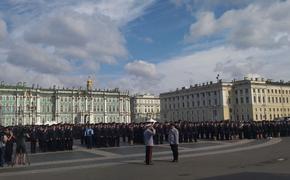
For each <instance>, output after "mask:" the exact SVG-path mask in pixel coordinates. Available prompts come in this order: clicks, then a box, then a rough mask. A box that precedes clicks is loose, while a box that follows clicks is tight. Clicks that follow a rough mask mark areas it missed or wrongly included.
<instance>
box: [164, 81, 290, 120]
mask: <svg viewBox="0 0 290 180" xmlns="http://www.w3.org/2000/svg"><path fill="white" fill-rule="evenodd" d="M289 100H290V83H289V82H288V83H284V82H283V81H281V82H272V81H271V80H264V79H263V78H255V79H250V78H245V79H244V80H239V81H236V80H233V81H232V82H222V80H219V81H218V82H216V83H213V82H209V83H203V84H196V85H194V86H190V87H189V88H185V87H183V88H181V89H177V90H176V91H173V92H167V93H162V94H160V102H161V120H162V121H177V120H187V121H220V120H232V121H240V120H253V121H260V120H273V119H277V118H281V117H287V116H290V103H289Z"/></svg>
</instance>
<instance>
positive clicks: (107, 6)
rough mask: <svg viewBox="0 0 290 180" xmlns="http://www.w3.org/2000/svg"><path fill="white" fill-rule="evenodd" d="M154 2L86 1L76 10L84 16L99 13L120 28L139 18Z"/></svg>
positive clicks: (140, 0) (141, 0) (132, 0)
mask: <svg viewBox="0 0 290 180" xmlns="http://www.w3.org/2000/svg"><path fill="white" fill-rule="evenodd" d="M154 1H155V0H138V1H136V0H125V1H124V0H100V1H97V2H94V1H88V2H87V3H83V4H82V5H81V6H78V7H77V8H76V11H78V12H80V13H84V14H94V13H96V12H97V13H100V14H103V15H105V16H107V17H109V18H110V19H111V20H112V21H114V22H116V23H117V24H119V25H120V26H122V25H125V24H127V23H128V22H130V21H132V20H134V19H136V18H138V17H140V16H142V15H143V13H144V12H145V9H146V8H147V7H149V6H150V5H151V4H152V3H153V2H154Z"/></svg>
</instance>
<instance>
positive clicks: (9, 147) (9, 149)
mask: <svg viewBox="0 0 290 180" xmlns="http://www.w3.org/2000/svg"><path fill="white" fill-rule="evenodd" d="M5 134H6V137H7V140H6V144H5V156H4V159H5V163H6V164H7V165H8V166H12V154H13V144H14V141H15V138H14V135H13V132H12V130H11V129H7V130H6V132H5Z"/></svg>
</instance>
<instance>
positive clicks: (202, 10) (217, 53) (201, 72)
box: [0, 0, 290, 95]
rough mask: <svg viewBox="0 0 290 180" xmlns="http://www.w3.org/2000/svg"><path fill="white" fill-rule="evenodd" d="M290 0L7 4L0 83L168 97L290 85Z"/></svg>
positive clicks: (0, 5)
mask: <svg viewBox="0 0 290 180" xmlns="http://www.w3.org/2000/svg"><path fill="white" fill-rule="evenodd" d="M289 9H290V0H267V1H265V0H61V1H59V0H1V1H0V80H1V81H3V82H4V83H5V84H10V85H13V84H17V83H18V82H26V84H27V85H28V86H32V85H33V84H34V85H36V84H38V85H39V86H41V87H45V88H48V87H52V86H54V85H56V86H57V87H60V88H62V87H67V88H72V87H74V88H78V87H80V86H82V87H85V83H86V80H87V79H88V78H89V77H90V78H91V79H93V80H94V87H95V88H97V89H111V88H119V89H121V90H129V91H130V93H131V94H135V93H153V94H156V95H157V94H159V93H162V92H167V91H172V90H175V89H176V88H181V87H183V86H185V87H189V86H190V85H193V84H199V83H204V82H209V81H215V80H216V76H217V74H219V77H220V79H223V80H224V81H231V80H232V79H243V78H244V77H245V76H248V77H264V78H266V79H273V80H277V81H279V80H284V81H286V82H287V81H290V70H289V69H290V58H289V57H290V11H289Z"/></svg>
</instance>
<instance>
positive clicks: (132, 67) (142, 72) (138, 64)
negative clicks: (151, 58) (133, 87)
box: [125, 60, 158, 79]
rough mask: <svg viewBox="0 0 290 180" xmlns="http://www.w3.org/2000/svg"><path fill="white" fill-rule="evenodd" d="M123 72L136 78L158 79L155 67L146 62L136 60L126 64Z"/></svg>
mask: <svg viewBox="0 0 290 180" xmlns="http://www.w3.org/2000/svg"><path fill="white" fill-rule="evenodd" d="M125 70H126V71H127V72H128V73H129V74H130V75H134V76H137V77H142V78H149V79H156V78H158V73H157V70H156V67H155V65H154V64H152V63H148V62H146V61H142V60H137V61H134V62H131V63H128V64H127V65H126V66H125Z"/></svg>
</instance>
